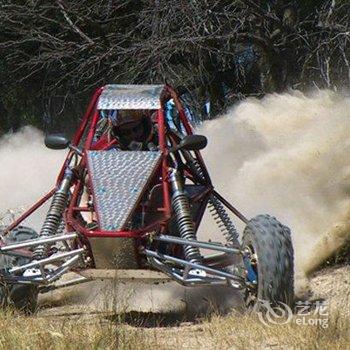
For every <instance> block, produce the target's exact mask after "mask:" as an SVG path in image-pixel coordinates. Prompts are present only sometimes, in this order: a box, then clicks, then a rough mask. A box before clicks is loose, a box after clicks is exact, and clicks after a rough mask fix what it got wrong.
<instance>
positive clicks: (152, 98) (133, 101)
mask: <svg viewBox="0 0 350 350" xmlns="http://www.w3.org/2000/svg"><path fill="white" fill-rule="evenodd" d="M163 89H164V86H163V85H106V86H105V87H104V89H103V91H102V93H101V96H100V98H99V100H98V104H97V109H158V108H160V95H161V93H162V91H163Z"/></svg>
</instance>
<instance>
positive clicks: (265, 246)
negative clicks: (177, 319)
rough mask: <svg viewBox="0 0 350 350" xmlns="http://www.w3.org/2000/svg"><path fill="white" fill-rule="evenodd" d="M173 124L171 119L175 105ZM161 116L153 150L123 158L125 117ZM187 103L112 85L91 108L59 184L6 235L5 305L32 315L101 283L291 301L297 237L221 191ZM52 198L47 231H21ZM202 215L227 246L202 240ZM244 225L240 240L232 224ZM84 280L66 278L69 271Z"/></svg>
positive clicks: (156, 90)
mask: <svg viewBox="0 0 350 350" xmlns="http://www.w3.org/2000/svg"><path fill="white" fill-rule="evenodd" d="M170 102H171V103H172V104H173V106H175V110H176V113H169V108H168V105H169V103H170ZM137 109H142V110H144V111H148V112H149V115H153V119H152V123H153V124H154V127H155V129H156V131H157V132H156V136H157V140H156V144H155V145H153V147H152V149H151V150H141V151H140V150H137V151H131V150H123V148H122V147H119V145H118V139H117V138H115V137H109V132H108V125H109V122H110V121H109V118H111V116H112V115H113V116H114V118H118V113H114V112H118V111H120V110H137ZM187 115H188V114H187V111H186V109H185V108H184V106H183V105H182V103H181V99H180V98H179V96H178V95H177V94H176V92H175V91H174V90H173V89H172V88H171V87H170V86H162V85H107V86H105V87H102V88H99V89H98V90H97V91H96V92H95V94H94V95H93V97H92V100H91V102H90V104H89V106H88V108H87V111H86V113H85V116H84V117H83V119H82V122H81V124H80V126H79V129H78V130H77V132H76V134H75V136H74V137H73V138H72V140H71V141H69V140H68V139H67V138H66V137H64V136H63V135H58V134H54V135H48V136H47V137H46V139H45V143H46V145H47V146H48V147H49V148H52V149H64V148H69V151H68V154H67V157H66V160H65V162H64V164H63V167H62V169H61V171H60V173H59V175H58V178H57V182H56V185H55V186H54V188H53V189H52V190H51V191H49V192H48V194H47V195H45V196H44V197H43V198H42V199H40V200H39V201H38V202H37V203H35V204H34V205H33V206H32V207H31V208H30V209H29V210H28V211H27V212H25V213H23V214H22V215H21V216H20V217H19V218H18V219H17V220H15V221H14V222H13V223H12V224H11V225H9V226H8V227H7V228H5V229H4V230H3V231H2V232H1V241H0V258H1V266H0V267H1V272H0V276H1V299H2V303H3V305H8V304H12V305H14V306H15V307H17V308H19V309H23V310H25V311H27V312H32V311H34V310H35V308H36V304H37V298H38V294H39V293H45V292H48V291H51V290H54V289H58V288H63V287H67V286H72V285H75V284H78V283H86V282H89V281H91V280H92V279H100V278H108V277H110V278H111V277H113V278H121V279H123V278H126V279H128V278H142V279H154V280H162V279H163V278H165V279H169V280H175V281H177V282H179V283H181V284H182V285H185V286H198V285H223V284H224V285H227V284H228V285H230V286H232V288H237V289H241V290H242V291H243V293H244V295H245V300H246V303H247V305H249V306H252V305H257V303H258V302H259V300H268V301H269V302H271V303H277V302H284V303H286V304H288V305H291V303H292V302H293V296H294V295H293V248H292V243H291V237H290V230H289V229H288V228H287V227H286V226H284V225H282V224H281V223H279V222H278V221H277V220H276V219H275V218H274V217H272V216H269V215H259V216H257V217H255V218H253V219H251V220H247V219H246V218H245V217H244V216H243V215H242V214H241V213H240V212H239V211H238V210H237V209H236V208H234V207H233V206H232V205H231V204H230V203H229V202H228V201H227V200H226V199H225V198H224V197H223V196H222V195H220V194H219V193H218V192H217V191H216V190H215V188H214V186H213V184H212V182H211V179H210V176H209V173H208V171H207V168H206V166H205V163H204V161H203V158H202V155H201V153H200V150H201V149H203V148H204V147H205V146H206V145H207V139H206V137H204V136H201V135H194V134H193V131H192V126H191V124H190V122H189V120H188V118H187ZM49 199H51V204H50V206H49V209H48V211H47V214H46V217H45V219H44V221H43V224H42V228H41V230H40V232H35V231H34V230H33V229H31V228H29V227H26V226H22V225H21V223H22V222H23V221H24V220H25V219H26V218H27V217H28V216H30V215H32V214H33V212H35V211H36V210H37V209H38V208H39V207H40V206H42V205H43V204H44V203H45V202H47V201H49ZM205 212H209V213H210V214H211V215H212V216H213V219H214V220H215V223H216V225H217V228H216V229H217V231H219V232H220V234H221V236H222V241H221V242H212V241H208V240H198V238H197V237H198V236H197V233H198V231H199V229H200V224H201V221H202V218H203V215H204V213H205ZM231 216H235V217H236V218H237V219H239V220H241V221H242V222H243V223H244V224H245V229H244V231H243V234H242V237H241V238H240V237H239V234H238V232H237V229H236V227H235V225H234V223H233V221H232V219H231ZM72 271H73V272H75V273H76V274H78V277H74V278H73V279H66V278H65V279H61V277H62V276H64V275H66V274H67V273H68V272H72Z"/></svg>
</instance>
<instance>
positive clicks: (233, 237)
mask: <svg viewBox="0 0 350 350" xmlns="http://www.w3.org/2000/svg"><path fill="white" fill-rule="evenodd" d="M188 163H189V165H190V167H191V169H192V171H194V172H195V173H196V174H197V175H198V176H199V177H200V178H202V179H204V174H203V171H202V168H201V166H200V164H199V163H198V162H197V160H196V159H194V158H193V157H192V156H191V158H190V159H188ZM209 211H210V213H211V215H212V216H213V219H214V221H215V222H216V224H217V225H218V227H219V229H220V230H221V232H222V234H223V236H224V237H225V238H226V240H227V242H228V243H230V244H233V245H239V242H238V232H237V230H236V228H235V225H234V224H233V222H232V220H231V219H230V217H229V215H228V214H227V211H226V210H225V208H224V206H223V205H222V203H221V202H220V201H219V200H218V199H217V198H216V197H215V196H214V195H213V194H212V195H211V196H210V197H209Z"/></svg>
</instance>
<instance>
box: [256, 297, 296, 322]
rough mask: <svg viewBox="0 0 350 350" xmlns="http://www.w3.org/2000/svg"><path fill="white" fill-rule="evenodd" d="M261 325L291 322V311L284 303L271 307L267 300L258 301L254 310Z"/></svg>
mask: <svg viewBox="0 0 350 350" xmlns="http://www.w3.org/2000/svg"><path fill="white" fill-rule="evenodd" d="M255 309H256V310H255V311H257V314H258V317H259V320H260V322H261V323H263V324H264V325H265V326H270V325H271V324H274V325H276V324H287V323H289V322H290V321H291V320H292V317H293V311H292V309H291V308H290V307H289V306H288V305H287V304H285V303H282V302H278V303H277V304H276V305H274V306H271V303H270V302H269V301H268V300H261V299H260V300H259V302H258V303H257V304H256V308H255Z"/></svg>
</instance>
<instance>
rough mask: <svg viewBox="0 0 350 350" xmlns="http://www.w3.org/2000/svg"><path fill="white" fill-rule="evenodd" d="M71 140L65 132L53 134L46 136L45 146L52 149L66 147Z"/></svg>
mask: <svg viewBox="0 0 350 350" xmlns="http://www.w3.org/2000/svg"><path fill="white" fill-rule="evenodd" d="M69 143H70V141H69V140H68V139H67V138H66V136H65V135H63V134H51V135H47V136H46V137H45V146H46V147H47V148H51V149H65V148H67V147H68V146H69Z"/></svg>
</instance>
